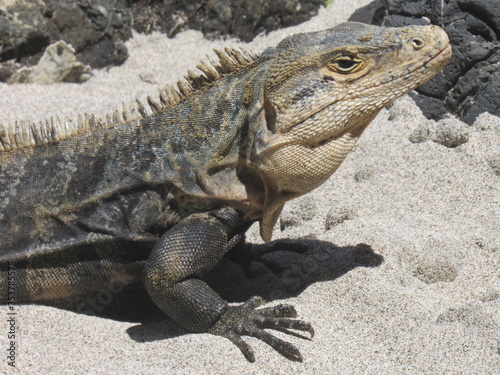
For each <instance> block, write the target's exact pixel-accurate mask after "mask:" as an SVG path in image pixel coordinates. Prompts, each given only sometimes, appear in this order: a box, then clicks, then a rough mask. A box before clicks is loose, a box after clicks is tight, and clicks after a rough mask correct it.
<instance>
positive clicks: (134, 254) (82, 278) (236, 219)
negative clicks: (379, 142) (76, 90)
mask: <svg viewBox="0 0 500 375" xmlns="http://www.w3.org/2000/svg"><path fill="white" fill-rule="evenodd" d="M218 55H219V59H220V62H219V64H218V65H216V64H207V63H203V64H202V65H199V66H198V67H199V68H200V70H201V71H202V72H203V74H202V75H197V74H194V73H192V72H190V73H189V75H188V76H187V77H186V81H182V82H180V83H179V84H178V86H179V90H178V91H177V90H174V89H172V88H170V89H168V90H166V92H165V93H164V96H163V97H162V98H161V99H162V100H161V102H162V103H161V104H158V103H155V102H153V101H152V100H149V101H150V107H151V112H152V113H149V111H147V110H146V109H145V108H144V107H143V106H142V105H139V106H138V112H139V114H140V115H134V114H129V113H128V112H127V111H124V112H123V113H121V114H119V113H118V112H115V113H114V114H113V115H112V116H111V117H110V118H108V119H107V120H106V121H104V120H95V119H94V118H93V117H92V116H87V117H86V118H85V119H82V118H80V119H79V121H76V122H71V121H70V120H65V121H64V122H63V123H59V122H57V121H56V122H53V123H46V124H38V125H31V126H26V125H25V124H20V125H14V126H4V127H0V261H2V262H4V263H6V262H9V261H15V262H16V268H17V290H16V296H17V302H20V301H39V300H45V299H56V298H64V297H67V296H73V295H78V294H83V293H88V292H92V291H95V290H99V289H101V288H103V286H106V285H109V284H110V283H113V282H117V281H119V282H120V283H122V284H127V283H132V282H135V281H139V280H143V281H144V283H145V285H146V288H147V290H148V292H149V294H150V295H151V297H152V298H153V300H154V301H155V303H156V304H157V305H158V306H159V307H160V308H161V309H162V310H163V311H164V312H165V313H166V314H167V315H169V316H170V317H171V318H173V319H174V320H175V321H177V322H178V323H179V324H181V325H182V326H183V327H185V328H186V329H188V330H191V331H195V332H211V333H213V334H217V335H221V336H224V337H227V338H229V339H230V340H231V341H233V342H234V343H235V344H236V345H237V346H238V347H239V348H240V349H241V350H242V351H243V353H244V354H245V356H246V357H247V358H248V359H249V360H253V359H254V356H253V352H252V351H251V349H250V348H249V347H248V345H247V344H245V343H244V341H243V340H242V339H241V335H252V336H255V337H258V338H260V339H262V340H264V341H265V342H267V343H268V344H270V345H271V346H273V347H274V348H275V349H276V350H278V351H279V352H280V353H281V354H283V355H285V356H286V357H288V358H290V359H295V360H300V359H301V356H300V353H299V352H298V350H297V349H296V348H295V347H294V346H293V345H291V344H288V343H286V342H284V341H282V340H280V339H277V338H275V337H274V336H271V335H270V334H269V333H267V332H266V331H264V330H263V328H276V329H281V330H283V329H298V330H303V331H308V332H310V333H311V334H312V333H313V330H312V327H311V326H310V325H309V324H308V323H306V322H303V321H299V320H295V319H292V318H293V317H295V316H296V313H295V311H294V309H293V307H291V306H289V305H280V306H278V307H275V308H265V309H258V310H255V307H256V306H258V305H259V304H261V303H262V301H261V300H260V299H258V298H253V299H251V300H250V301H249V302H247V303H246V304H244V305H242V306H236V307H228V304H227V302H226V301H224V300H223V299H222V298H221V297H219V296H218V295H217V294H216V293H215V292H214V291H213V290H212V289H210V288H209V287H208V286H207V285H206V284H205V283H204V282H203V281H202V276H203V275H204V274H205V273H206V272H207V271H209V270H211V269H212V268H213V267H214V266H215V265H216V264H217V262H218V261H219V260H220V258H221V257H222V256H223V255H224V254H225V253H226V252H227V251H228V250H230V249H231V248H232V247H234V245H236V244H237V243H238V242H240V240H241V239H242V238H243V235H244V232H245V231H246V230H247V229H248V227H249V226H250V225H251V223H253V222H254V221H260V227H261V235H262V237H263V239H264V240H265V241H268V240H270V238H271V234H272V228H273V226H274V224H275V222H276V220H277V218H278V216H279V214H280V212H281V209H282V208H283V205H284V204H285V202H286V201H288V200H290V199H292V198H295V197H298V196H300V195H303V194H305V193H307V192H309V191H311V190H313V189H315V188H316V187H318V186H319V185H321V184H322V183H323V182H324V181H326V179H328V177H329V176H330V175H331V174H332V173H333V172H334V171H335V170H336V169H337V167H338V166H339V165H340V163H341V162H342V161H343V160H344V158H345V156H346V155H347V153H348V152H349V151H350V149H351V148H352V147H353V146H354V143H355V142H356V140H357V139H358V138H359V136H360V135H361V133H362V132H363V130H364V129H365V127H366V126H367V125H368V124H369V122H370V121H371V120H372V119H373V118H374V117H375V116H376V115H377V113H378V112H379V111H380V110H381V109H382V108H383V107H384V106H386V105H387V104H389V103H391V102H393V101H394V100H395V99H396V98H397V97H399V96H401V95H403V94H405V93H406V92H408V91H410V90H411V89H413V88H415V87H417V86H418V85H420V84H422V83H423V82H425V81H427V80H428V79H430V78H431V77H432V76H434V75H435V74H436V73H437V72H438V71H439V70H440V69H441V68H442V67H443V66H444V64H445V63H446V61H447V60H448V59H449V57H450V55H451V49H450V47H449V45H448V39H447V36H446V34H445V33H444V32H443V31H442V30H441V29H440V28H438V27H435V26H426V27H415V26H413V27H407V28H400V29H397V28H393V29H391V28H380V27H375V26H368V25H362V24H356V23H345V24H341V25H338V26H336V27H334V28H332V29H329V30H325V31H320V32H314V33H307V34H299V35H294V36H291V37H288V38H286V39H285V40H283V41H282V42H281V43H280V44H279V45H278V46H277V47H275V48H269V49H268V50H266V51H265V52H264V53H262V54H261V55H259V56H251V55H248V54H244V53H240V52H235V51H233V50H227V51H226V53H218ZM3 269H5V270H6V269H7V268H6V266H5V267H4V268H3ZM5 280H6V276H5V274H2V280H1V282H2V284H5V283H6V281H5ZM2 290H6V287H4V285H2ZM3 299H4V300H5V299H6V293H5V294H4V296H3Z"/></svg>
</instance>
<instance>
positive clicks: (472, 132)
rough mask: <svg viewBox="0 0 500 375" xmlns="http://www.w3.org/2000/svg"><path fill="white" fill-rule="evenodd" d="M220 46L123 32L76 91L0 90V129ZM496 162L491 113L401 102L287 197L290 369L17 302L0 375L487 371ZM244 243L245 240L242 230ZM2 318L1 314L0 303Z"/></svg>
mask: <svg viewBox="0 0 500 375" xmlns="http://www.w3.org/2000/svg"><path fill="white" fill-rule="evenodd" d="M368 2H369V0H337V1H335V4H334V6H332V7H330V8H329V9H326V10H325V9H323V10H322V11H321V12H320V14H319V15H318V16H317V17H315V18H314V19H313V20H311V21H310V22H308V23H305V24H303V25H300V26H297V27H293V28H290V29H287V30H280V31H277V32H273V33H271V34H270V35H268V36H266V37H259V38H257V39H256V40H255V41H254V42H253V43H252V44H251V45H250V46H248V47H247V48H249V49H253V50H255V51H260V50H262V49H263V48H264V47H265V46H267V45H273V44H276V43H277V42H278V41H279V40H281V39H282V38H283V37H284V36H286V35H288V34H291V33H295V32H299V31H309V30H315V29H324V28H328V27H331V26H333V25H335V24H336V23H339V22H341V21H344V20H346V19H347V17H348V16H349V15H350V14H351V13H352V12H353V11H354V10H355V9H356V8H358V7H360V6H362V5H365V4H367V3H368ZM227 43H230V44H231V45H239V44H240V43H237V42H235V41H228V42H210V41H206V40H204V39H203V38H202V36H201V34H200V33H198V32H194V31H189V32H186V33H183V34H181V35H179V36H178V37H176V38H175V39H173V40H169V39H167V38H165V37H163V36H161V35H157V34H155V35H151V36H148V37H146V36H141V35H136V36H134V39H133V40H131V41H129V42H128V47H129V51H130V58H129V59H128V60H127V62H126V63H125V64H124V65H123V66H121V67H116V68H112V69H110V70H109V71H100V72H96V73H95V77H94V78H92V79H91V80H90V81H89V82H87V83H85V84H83V85H73V84H59V85H51V86H36V85H24V86H23V85H15V86H8V85H4V84H2V85H0V122H8V121H11V120H14V119H24V120H29V119H40V118H47V117H49V116H53V115H61V114H62V115H74V114H75V113H79V112H84V111H88V112H94V113H99V114H104V113H106V112H109V110H110V109H113V108H116V107H118V106H119V105H120V104H121V102H122V101H125V102H129V101H131V100H133V99H134V98H136V97H141V98H144V97H145V95H147V94H154V93H155V92H156V87H161V86H164V85H165V84H166V83H170V82H174V81H175V80H176V79H178V78H179V77H180V76H181V75H182V74H183V73H184V72H185V70H186V69H188V68H193V67H194V66H195V65H196V64H195V62H196V61H197V60H198V59H200V58H202V57H203V56H204V55H205V54H206V53H209V52H210V50H211V48H214V47H215V48H217V47H220V46H222V45H225V44H227ZM423 128H429V129H431V130H433V129H434V130H433V131H434V132H436V131H437V132H439V131H440V130H439V129H452V130H451V131H448V130H446V131H444V132H441V133H442V134H444V138H446V136H448V137H449V136H451V135H453V134H454V133H453V132H459V133H460V132H462V133H467V134H468V137H469V140H468V142H466V143H464V144H462V145H461V146H458V147H456V148H447V147H445V146H443V145H441V144H439V143H436V142H433V141H432V140H427V141H425V142H421V143H411V142H410V141H409V138H410V136H415V134H416V132H420V133H421V129H423ZM436 129H437V130H436ZM442 138H443V136H442ZM499 164H500V118H498V117H495V116H492V115H489V114H483V115H482V116H480V117H479V119H478V120H477V121H476V123H475V124H474V126H472V127H466V126H465V125H464V124H462V123H460V122H459V121H457V120H447V121H441V122H439V123H437V124H436V123H434V122H432V121H428V120H426V119H425V118H424V117H423V116H422V114H421V112H420V110H419V109H418V107H417V106H416V105H415V104H414V103H413V101H412V100H411V99H410V98H409V97H405V98H403V99H401V100H399V101H397V102H396V103H395V105H394V106H393V107H392V108H391V109H389V110H383V111H382V112H381V114H380V115H379V116H378V117H377V118H376V119H375V121H374V122H373V123H372V124H371V125H370V127H369V128H368V130H367V131H366V132H365V134H364V135H363V137H362V139H361V140H360V142H359V144H358V145H357V146H356V148H355V150H354V151H353V152H352V153H351V154H350V155H349V156H348V158H347V160H346V161H345V162H344V164H343V165H342V166H341V167H340V169H339V170H338V171H337V173H336V174H335V175H334V176H333V177H332V178H331V179H330V180H329V181H328V182H327V183H326V184H325V185H324V186H322V187H321V188H320V189H318V190H317V191H315V192H314V193H312V194H309V195H308V196H305V197H303V198H301V199H297V200H296V201H293V202H290V203H289V204H288V207H287V209H286V211H285V212H284V214H283V219H282V222H283V224H284V225H285V226H286V228H285V229H284V231H282V232H280V229H279V227H278V228H276V230H275V239H276V238H299V237H306V236H308V238H311V241H312V244H311V249H310V251H309V252H307V253H305V254H302V255H297V254H292V255H289V256H283V254H281V256H280V254H277V255H276V256H275V258H276V259H275V261H276V262H279V263H280V264H282V266H284V267H285V268H286V269H287V271H286V273H285V274H284V275H281V276H280V277H278V279H279V280H280V281H281V282H282V284H283V285H288V290H291V291H293V287H294V286H293V284H294V282H296V281H300V280H302V281H303V284H302V285H304V284H305V286H306V287H307V288H306V289H305V290H303V291H301V292H300V291H298V292H297V293H295V294H296V295H297V297H296V298H289V299H287V300H286V301H287V302H289V303H292V304H294V305H295V306H296V308H297V310H298V312H299V315H300V317H301V318H304V319H306V320H308V321H310V322H311V323H312V324H313V325H314V328H315V329H316V336H315V337H314V339H313V340H312V341H306V340H301V339H298V338H294V337H286V339H287V340H290V341H291V342H293V343H294V344H295V345H297V346H298V347H299V348H300V350H301V352H302V354H303V356H304V362H303V363H293V362H290V361H288V360H286V359H284V358H283V357H281V356H279V355H278V354H277V353H275V352H274V351H273V350H272V349H270V348H269V347H267V346H266V345H265V344H263V343H261V342H259V341H258V340H255V339H252V338H247V339H246V340H247V342H249V343H250V344H251V345H252V346H253V348H254V350H255V352H256V357H257V361H256V363H254V364H250V363H247V362H246V360H245V359H244V358H243V356H242V355H241V354H240V353H239V351H238V350H237V349H236V347H234V346H233V345H232V344H231V343H230V342H229V341H227V340H225V339H222V338H218V337H214V336H211V335H208V334H184V332H183V331H182V330H180V329H177V328H175V325H174V324H173V323H172V322H171V321H168V320H166V321H165V322H156V321H153V322H151V323H150V324H148V325H146V327H139V328H140V329H139V331H138V327H137V325H138V324H137V323H124V322H119V321H115V320H111V319H104V318H96V317H90V316H86V315H83V314H76V313H73V312H68V311H65V310H60V309H56V308H50V307H45V306H35V305H29V306H21V307H19V309H20V311H21V315H20V317H19V321H20V325H21V334H22V338H21V342H20V344H19V348H18V358H17V364H18V372H15V371H12V370H11V369H10V368H9V367H8V366H7V365H6V358H5V356H2V359H1V361H0V363H1V364H0V366H1V367H0V371H3V372H7V373H23V374H75V373H92V374H125V373H127V374H128V373H130V374H243V373H245V374H249V373H252V374H291V373H297V374H499V373H500V271H499V267H500V242H499V241H500V175H499V174H500V172H499V170H500V165H499ZM327 222H328V228H329V229H328V230H327V229H326V223H327ZM248 239H249V240H250V241H253V242H259V241H260V240H259V239H258V235H257V228H256V227H255V226H254V227H252V229H251V231H250V234H249V236H248ZM321 241H326V242H321ZM329 242H331V243H333V244H335V245H336V246H338V248H333V247H331V246H328V243H329ZM360 243H364V244H367V245H369V246H370V247H371V249H372V250H373V252H374V253H375V254H379V255H381V256H383V258H384V262H383V264H382V265H380V266H378V267H363V266H359V267H355V265H356V262H357V264H361V265H366V261H367V260H368V261H369V260H370V259H373V255H372V256H370V255H369V254H368V255H367V254H366V253H363V251H361V250H355V249H353V247H354V246H356V245H358V244H360ZM272 257H273V256H270V258H272ZM343 259H345V261H344V260H343ZM353 262H354V263H353ZM290 285H291V286H290ZM276 293H279V290H277V291H276ZM273 303H278V301H274V302H273ZM1 313H2V317H3V318H2V319H3V320H5V319H4V318H5V317H6V310H5V307H2V309H1ZM6 330H7V328H6V326H4V328H3V329H2V331H3V332H4V333H2V334H1V335H0V343H1V346H0V347H1V348H2V349H6V348H7V342H6V341H7V340H6V333H5V332H6ZM163 331H166V332H167V333H166V334H163ZM137 332H139V333H137ZM168 332H170V333H172V334H170V335H169V334H168ZM278 335H279V336H280V337H285V336H284V335H282V334H280V333H278ZM172 336H173V337H172ZM158 338H161V339H158ZM141 341H143V342H141Z"/></svg>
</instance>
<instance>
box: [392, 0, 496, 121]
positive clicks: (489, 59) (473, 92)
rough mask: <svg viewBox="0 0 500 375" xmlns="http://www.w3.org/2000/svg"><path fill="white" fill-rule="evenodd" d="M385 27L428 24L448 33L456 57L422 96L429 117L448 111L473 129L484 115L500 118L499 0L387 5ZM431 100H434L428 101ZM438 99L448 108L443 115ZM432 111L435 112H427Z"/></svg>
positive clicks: (400, 0) (408, 0) (403, 0)
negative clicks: (471, 125)
mask: <svg viewBox="0 0 500 375" xmlns="http://www.w3.org/2000/svg"><path fill="white" fill-rule="evenodd" d="M385 4H386V7H387V14H386V17H385V21H384V24H385V25H387V26H403V25H410V24H428V23H429V21H430V22H431V23H433V24H435V25H439V26H441V27H443V28H444V29H445V31H446V32H447V33H448V35H449V37H450V41H451V44H452V46H453V57H452V58H451V60H450V62H449V63H448V65H447V66H446V67H445V69H444V70H443V72H442V73H440V74H439V75H438V76H436V77H435V78H433V79H432V80H431V81H429V82H427V83H426V84H424V85H422V86H421V87H420V88H419V89H417V91H418V92H419V93H420V94H421V96H420V97H419V98H418V99H417V103H421V108H422V110H423V111H424V113H426V114H427V115H428V116H429V117H431V116H435V115H436V113H438V112H441V113H442V112H444V105H446V107H447V108H448V110H450V111H451V112H452V113H454V114H455V115H457V116H458V117H460V118H461V119H462V120H464V121H465V122H467V123H468V124H472V123H473V122H474V120H475V119H476V117H477V116H478V115H479V114H481V113H483V112H490V113H492V114H494V115H497V116H500V41H499V39H500V3H499V2H498V1H497V0H495V1H492V0H427V1H423V0H385ZM426 97H428V98H429V97H430V98H432V99H433V100H431V101H429V100H426V99H425V98H426ZM436 99H438V100H439V101H441V102H442V103H443V106H442V111H440V110H439V109H438V108H437V105H436V103H437V102H436ZM426 108H431V111H430V113H429V111H426Z"/></svg>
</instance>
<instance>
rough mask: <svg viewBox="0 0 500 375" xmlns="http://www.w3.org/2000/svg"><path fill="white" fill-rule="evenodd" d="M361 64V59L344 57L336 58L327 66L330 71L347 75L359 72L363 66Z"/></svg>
mask: <svg viewBox="0 0 500 375" xmlns="http://www.w3.org/2000/svg"><path fill="white" fill-rule="evenodd" d="M361 63H362V60H360V59H357V58H355V57H352V56H348V55H342V56H337V57H336V58H334V59H333V60H332V61H330V62H329V63H328V64H327V66H328V68H329V69H331V70H333V71H335V72H337V73H343V74H347V73H354V72H356V71H358V70H359V68H361V66H362V64H361Z"/></svg>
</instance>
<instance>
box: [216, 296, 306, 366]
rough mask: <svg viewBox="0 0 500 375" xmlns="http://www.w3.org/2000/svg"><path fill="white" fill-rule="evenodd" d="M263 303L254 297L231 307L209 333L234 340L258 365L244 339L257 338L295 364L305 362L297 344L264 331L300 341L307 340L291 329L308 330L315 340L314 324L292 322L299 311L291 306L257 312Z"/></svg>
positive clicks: (269, 308)
mask: <svg viewBox="0 0 500 375" xmlns="http://www.w3.org/2000/svg"><path fill="white" fill-rule="evenodd" d="M264 303H265V301H264V299H263V298H261V297H252V298H250V299H249V300H248V301H247V302H245V303H244V304H242V305H239V306H229V307H228V309H227V310H226V312H225V313H224V315H222V317H221V318H220V319H219V321H217V323H215V324H214V326H213V327H212V328H211V329H210V330H209V331H208V332H209V333H211V334H213V335H217V336H222V337H225V338H227V339H229V340H231V341H232V342H233V343H234V344H235V345H236V346H237V347H238V348H239V349H240V350H241V352H242V353H243V355H244V356H245V358H246V359H247V360H248V361H249V362H255V355H254V352H253V350H252V348H251V347H250V345H248V344H247V343H246V342H245V341H243V339H242V338H241V336H253V337H256V338H258V339H259V340H262V341H264V342H265V343H266V344H268V345H269V346H271V347H272V348H273V349H274V350H276V351H277V352H278V353H280V354H281V355H283V356H284V357H286V358H288V359H290V360H292V361H299V362H302V355H301V354H300V352H299V350H298V349H297V348H296V347H295V346H294V345H292V344H290V343H288V342H286V341H283V340H281V339H279V338H277V337H275V336H273V335H271V334H270V333H268V332H266V331H265V330H264V329H265V328H271V329H276V330H279V331H284V332H286V333H289V334H292V335H295V336H298V337H301V338H307V337H305V336H303V335H300V334H297V333H294V332H291V331H289V330H290V329H293V330H298V331H305V332H309V334H310V335H311V338H312V337H313V336H314V329H313V328H312V326H311V324H309V323H307V322H305V321H303V320H296V319H290V318H295V317H297V312H296V311H295V308H294V307H293V306H291V305H287V304H281V305H278V306H273V307H266V308H263V309H259V310H256V307H258V306H261V305H263V304H264Z"/></svg>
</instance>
